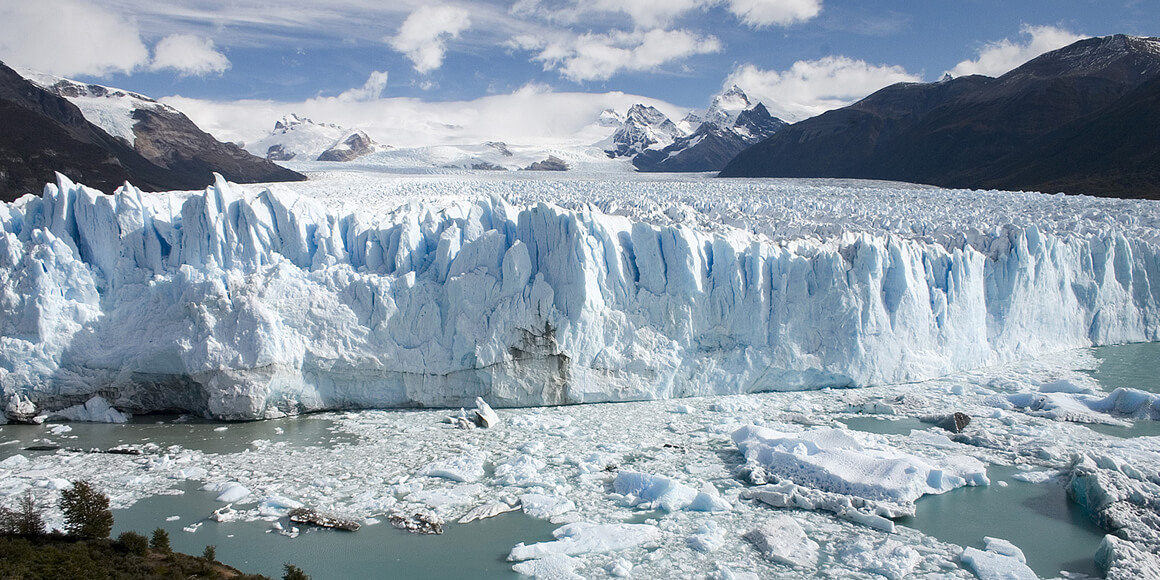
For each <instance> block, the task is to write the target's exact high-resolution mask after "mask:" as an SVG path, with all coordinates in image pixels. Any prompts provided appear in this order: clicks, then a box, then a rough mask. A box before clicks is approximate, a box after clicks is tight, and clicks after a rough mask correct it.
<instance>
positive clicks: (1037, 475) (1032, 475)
mask: <svg viewBox="0 0 1160 580" xmlns="http://www.w3.org/2000/svg"><path fill="white" fill-rule="evenodd" d="M1062 475H1063V472H1061V471H1055V470H1048V471H1024V472H1022V473H1016V474H1015V475H1012V476H1011V478H1012V479H1018V480H1019V481H1026V482H1027V483H1047V482H1050V481H1056V480H1058V479H1059V477H1060V476H1062Z"/></svg>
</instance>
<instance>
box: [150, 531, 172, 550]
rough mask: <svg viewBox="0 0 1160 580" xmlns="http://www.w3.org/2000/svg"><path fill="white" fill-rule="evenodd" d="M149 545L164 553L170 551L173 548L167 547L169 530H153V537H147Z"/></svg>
mask: <svg viewBox="0 0 1160 580" xmlns="http://www.w3.org/2000/svg"><path fill="white" fill-rule="evenodd" d="M149 547H150V548H153V549H154V550H157V551H158V552H164V553H166V554H168V553H169V552H172V551H173V548H170V547H169V532H167V531H165V528H157V529H155V530H153V537H152V538H150V539H149Z"/></svg>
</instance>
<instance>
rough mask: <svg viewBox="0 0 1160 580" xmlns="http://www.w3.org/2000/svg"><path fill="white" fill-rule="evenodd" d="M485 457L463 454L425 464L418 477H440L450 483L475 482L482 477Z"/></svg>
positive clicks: (480, 454)
mask: <svg viewBox="0 0 1160 580" xmlns="http://www.w3.org/2000/svg"><path fill="white" fill-rule="evenodd" d="M486 461H487V456H486V455H484V454H482V453H479V452H474V451H473V452H469V453H464V454H463V455H460V456H458V457H451V458H449V459H444V460H442V461H434V462H432V463H429V464H427V467H424V468H423V470H422V471H420V472H419V475H427V476H430V477H442V478H445V479H450V480H452V481H476V480H478V479H480V478H482V477H483V475H484V470H483V464H484V463H485V462H486Z"/></svg>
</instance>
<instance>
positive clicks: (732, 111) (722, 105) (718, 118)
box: [702, 85, 753, 128]
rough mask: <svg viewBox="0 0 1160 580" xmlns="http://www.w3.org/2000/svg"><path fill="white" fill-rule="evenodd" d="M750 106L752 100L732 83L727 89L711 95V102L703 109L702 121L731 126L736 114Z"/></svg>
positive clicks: (720, 125)
mask: <svg viewBox="0 0 1160 580" xmlns="http://www.w3.org/2000/svg"><path fill="white" fill-rule="evenodd" d="M752 107H753V102H752V101H750V100H749V96H748V95H746V94H745V91H743V90H741V88H740V87H738V86H737V85H733V86H732V87H731V88H730V89H729V90H727V91H725V92H724V93H721V94H720V95H717V96H716V97H713V102H712V103H711V104H710V105H709V108H708V110H706V111H705V115H704V118H703V120H702V123H710V124H712V125H715V126H717V127H721V128H728V127H732V126H733V123H735V122H736V121H737V116H738V115H740V114H741V112H742V111H745V110H747V109H750V108H752Z"/></svg>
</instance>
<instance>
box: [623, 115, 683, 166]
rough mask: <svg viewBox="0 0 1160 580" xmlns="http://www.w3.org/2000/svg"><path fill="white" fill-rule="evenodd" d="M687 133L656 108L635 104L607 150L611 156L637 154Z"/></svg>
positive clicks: (664, 145) (665, 144) (665, 145)
mask: <svg viewBox="0 0 1160 580" xmlns="http://www.w3.org/2000/svg"><path fill="white" fill-rule="evenodd" d="M684 135H685V132H684V131H682V130H681V128H680V127H678V126H677V125H676V123H673V122H672V120H670V119H669V118H668V117H667V116H665V114H664V113H662V112H661V111H660V110H659V109H657V108H656V107H652V106H648V105H641V104H636V105H633V106H632V107H631V108H629V109H628V114H627V115H625V119H624V123H622V124H621V125H620V127H619V128H618V129H617V130H616V132H615V133H613V134H612V137H611V138H610V142H609V143H606V146H605V147H604V150H605V152H606V153H608V156H609V157H626V156H630V155H636V154H638V153H640V152H641V151H644V150H645V149H650V148H662V147H667V146H668V145H670V144H672V142H673V141H674V140H675V139H677V138H680V137H683V136H684Z"/></svg>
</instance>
